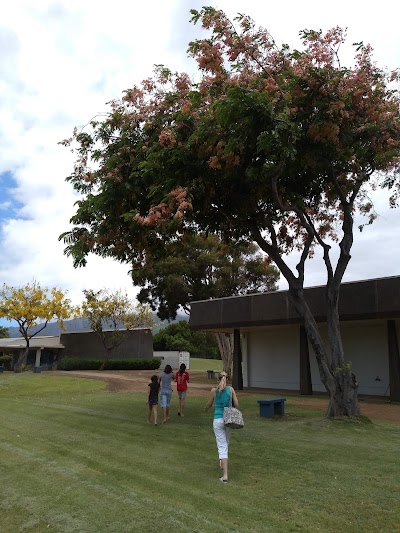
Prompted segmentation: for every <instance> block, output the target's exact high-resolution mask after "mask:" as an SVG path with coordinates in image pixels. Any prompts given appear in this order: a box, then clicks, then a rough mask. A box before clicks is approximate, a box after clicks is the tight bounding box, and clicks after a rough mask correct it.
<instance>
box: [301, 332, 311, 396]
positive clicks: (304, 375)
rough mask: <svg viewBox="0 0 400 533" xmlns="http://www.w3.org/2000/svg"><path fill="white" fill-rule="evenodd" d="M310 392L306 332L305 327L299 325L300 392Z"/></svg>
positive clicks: (309, 393) (307, 393) (308, 393)
mask: <svg viewBox="0 0 400 533" xmlns="http://www.w3.org/2000/svg"><path fill="white" fill-rule="evenodd" d="M312 393H313V390H312V381H311V370H310V353H309V351H308V339H307V333H306V328H305V327H304V326H300V394H303V395H311V394H312Z"/></svg>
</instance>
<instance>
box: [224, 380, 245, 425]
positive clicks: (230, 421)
mask: <svg viewBox="0 0 400 533" xmlns="http://www.w3.org/2000/svg"><path fill="white" fill-rule="evenodd" d="M230 392H231V395H230V401H229V404H230V405H229V407H224V425H225V426H226V427H228V428H231V429H241V428H242V427H244V420H243V415H242V413H241V412H240V411H239V409H236V407H233V406H232V388H231V391H230Z"/></svg>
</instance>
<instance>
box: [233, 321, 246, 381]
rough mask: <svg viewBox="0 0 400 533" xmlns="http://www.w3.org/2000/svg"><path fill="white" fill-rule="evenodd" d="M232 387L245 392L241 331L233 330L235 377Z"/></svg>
mask: <svg viewBox="0 0 400 533" xmlns="http://www.w3.org/2000/svg"><path fill="white" fill-rule="evenodd" d="M232 386H233V388H234V389H235V390H243V372H242V349H241V346H240V330H239V329H234V330H233V376H232Z"/></svg>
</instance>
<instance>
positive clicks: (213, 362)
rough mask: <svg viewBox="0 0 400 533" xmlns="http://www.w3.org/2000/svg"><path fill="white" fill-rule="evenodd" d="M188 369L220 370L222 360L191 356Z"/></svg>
mask: <svg viewBox="0 0 400 533" xmlns="http://www.w3.org/2000/svg"><path fill="white" fill-rule="evenodd" d="M190 370H204V371H206V370H214V372H221V370H222V361H221V360H220V359H199V358H197V357H191V358H190Z"/></svg>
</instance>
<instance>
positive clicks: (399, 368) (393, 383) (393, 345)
mask: <svg viewBox="0 0 400 533" xmlns="http://www.w3.org/2000/svg"><path fill="white" fill-rule="evenodd" d="M387 332H388V355H389V385H390V399H391V400H392V401H393V402H399V401H400V355H399V342H398V339H397V331H396V322H395V321H394V320H388V321H387Z"/></svg>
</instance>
